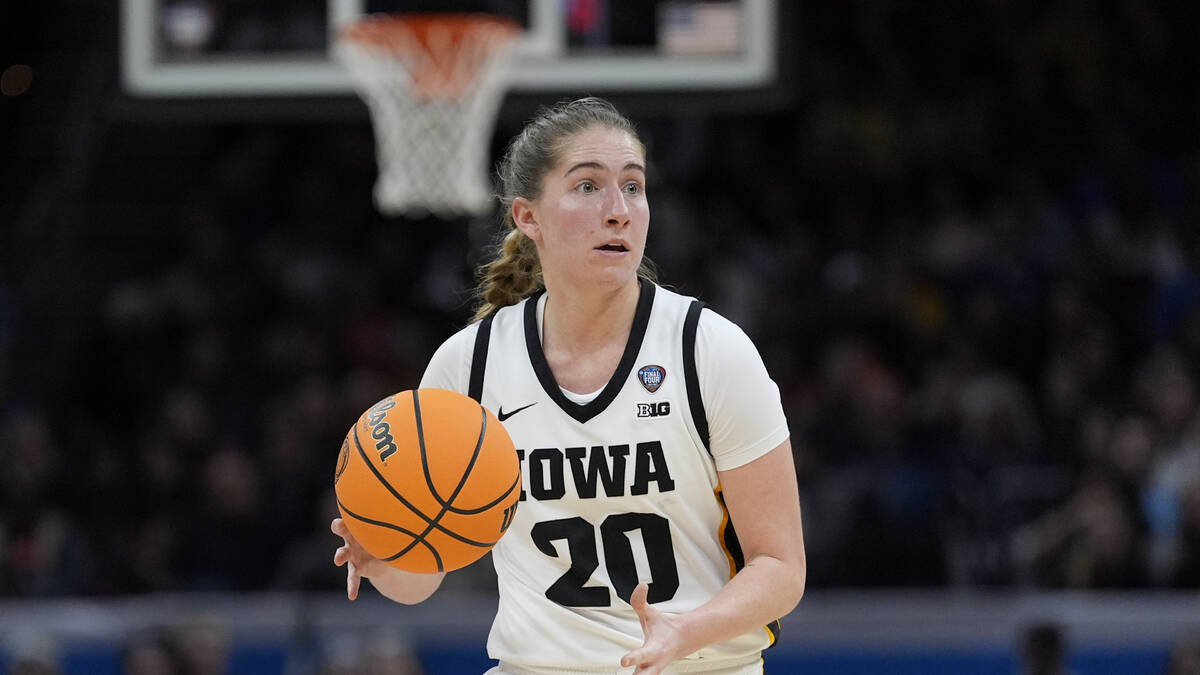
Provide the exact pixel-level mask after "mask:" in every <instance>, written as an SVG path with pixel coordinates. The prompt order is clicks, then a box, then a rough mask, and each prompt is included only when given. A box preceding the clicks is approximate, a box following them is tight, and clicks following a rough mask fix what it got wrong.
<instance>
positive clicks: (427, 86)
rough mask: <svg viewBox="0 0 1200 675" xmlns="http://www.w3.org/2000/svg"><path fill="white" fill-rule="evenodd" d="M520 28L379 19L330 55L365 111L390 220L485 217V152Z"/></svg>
mask: <svg viewBox="0 0 1200 675" xmlns="http://www.w3.org/2000/svg"><path fill="white" fill-rule="evenodd" d="M519 33H520V25H519V24H518V23H517V22H516V21H514V20H512V19H509V18H505V17H500V16H494V15H487V14H376V15H369V16H366V17H364V18H362V19H359V20H358V21H355V22H354V23H352V24H350V25H349V26H347V27H346V28H344V29H343V30H342V31H340V32H339V34H338V38H337V40H336V42H335V45H334V54H335V56H336V57H337V58H338V60H339V61H341V62H342V64H343V65H344V66H345V67H346V68H347V69H348V70H349V71H350V74H351V76H352V78H353V80H354V83H355V86H356V87H357V89H358V91H359V94H360V95H361V96H362V97H363V100H364V101H366V103H367V108H368V109H369V110H370V112H371V120H372V125H373V128H374V131H375V148H376V159H377V161H378V164H379V178H378V179H377V180H376V182H375V203H376V205H377V206H378V207H379V210H380V211H382V212H384V213H387V214H400V213H406V214H410V215H422V214H424V213H433V214H435V215H438V216H449V215H453V214H461V213H476V214H480V213H484V212H486V211H487V210H488V209H489V207H490V206H491V203H492V189H491V182H490V180H489V178H488V171H489V167H488V159H489V156H488V151H489V148H490V142H491V138H492V132H493V130H494V128H495V123H496V114H497V112H498V110H499V106H500V101H501V99H502V98H503V96H504V92H505V90H506V88H507V77H506V75H507V72H508V65H509V62H510V57H511V54H512V47H513V46H514V44H515V39H516V37H517V36H518V34H519Z"/></svg>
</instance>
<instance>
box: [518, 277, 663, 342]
mask: <svg viewBox="0 0 1200 675" xmlns="http://www.w3.org/2000/svg"><path fill="white" fill-rule="evenodd" d="M639 295H640V286H639V284H638V282H637V281H634V282H633V283H630V284H626V285H624V286H622V287H620V288H617V289H588V290H587V291H572V290H563V289H560V288H547V291H546V309H545V317H544V319H543V324H542V347H543V349H547V348H552V349H554V350H555V351H556V352H560V353H562V352H565V353H569V354H571V355H573V356H587V355H588V354H589V353H591V352H594V351H596V350H597V349H603V348H605V347H606V346H611V345H613V344H614V343H616V344H619V345H620V346H621V348H622V349H623V348H624V346H625V342H626V341H627V339H628V338H629V331H630V329H631V328H632V326H633V315H634V314H635V313H636V312H637V304H638V297H639Z"/></svg>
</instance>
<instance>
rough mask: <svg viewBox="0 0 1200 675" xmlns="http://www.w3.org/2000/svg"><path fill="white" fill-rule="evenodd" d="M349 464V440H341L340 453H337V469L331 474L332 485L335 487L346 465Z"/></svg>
mask: <svg viewBox="0 0 1200 675" xmlns="http://www.w3.org/2000/svg"><path fill="white" fill-rule="evenodd" d="M349 462H350V439H348V438H344V439H342V451H341V452H339V453H338V460H337V469H336V470H335V471H334V472H333V484H334V485H337V482H338V479H339V478H341V477H342V474H343V473H344V472H345V471H346V464H348V463H349Z"/></svg>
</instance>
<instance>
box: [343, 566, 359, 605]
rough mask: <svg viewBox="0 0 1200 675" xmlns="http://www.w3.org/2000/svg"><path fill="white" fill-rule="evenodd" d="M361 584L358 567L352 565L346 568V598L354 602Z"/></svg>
mask: <svg viewBox="0 0 1200 675" xmlns="http://www.w3.org/2000/svg"><path fill="white" fill-rule="evenodd" d="M361 583H362V577H361V576H359V574H358V567H356V566H355V565H354V563H350V564H349V565H347V566H346V597H347V598H348V599H350V600H354V599H355V598H357V597H358V587H359V584H361Z"/></svg>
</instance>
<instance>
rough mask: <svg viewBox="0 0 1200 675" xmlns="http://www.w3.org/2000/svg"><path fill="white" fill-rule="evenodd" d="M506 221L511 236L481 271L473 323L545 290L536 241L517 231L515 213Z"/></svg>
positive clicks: (497, 249) (500, 245) (506, 216)
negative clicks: (477, 301)
mask: <svg viewBox="0 0 1200 675" xmlns="http://www.w3.org/2000/svg"><path fill="white" fill-rule="evenodd" d="M504 222H505V223H507V224H508V228H509V229H508V233H507V234H505V235H504V238H503V239H501V240H500V243H499V245H497V246H496V255H495V257H494V258H493V259H492V261H491V262H489V263H486V264H485V265H483V266H482V267H480V269H479V272H480V274H479V276H480V280H479V287H478V288H477V289H476V292H475V293H476V296H477V297H478V298H479V306H478V307H476V309H475V316H474V318H472V321H479V320H481V319H483V318H484V317H486V316H487V315H489V314H491V313H492V312H494V311H496V310H498V309H500V308H501V307H507V306H509V305H515V304H517V303H518V302H520V301H521V298H524V297H525V296H527V295H529V294H530V293H532V292H534V291H536V290H538V289H540V288H541V287H542V263H541V261H540V260H538V254H537V248H536V247H535V246H534V243H533V240H532V239H530V238H529V237H527V236H525V233H524V232H522V231H520V230H518V229H517V227H516V225H515V224H514V223H513V222H512V213H511V211H510V212H509V213H508V214H506V215H505V217H504Z"/></svg>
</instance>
